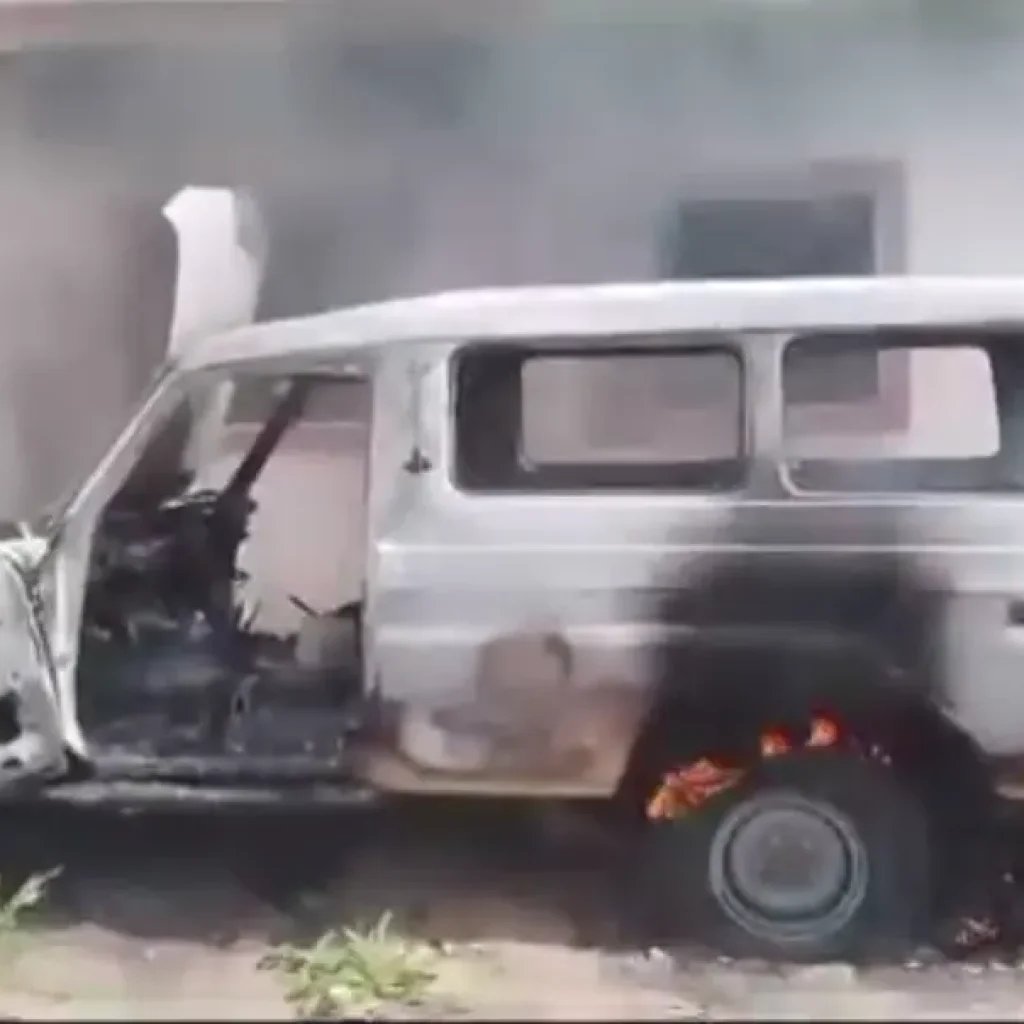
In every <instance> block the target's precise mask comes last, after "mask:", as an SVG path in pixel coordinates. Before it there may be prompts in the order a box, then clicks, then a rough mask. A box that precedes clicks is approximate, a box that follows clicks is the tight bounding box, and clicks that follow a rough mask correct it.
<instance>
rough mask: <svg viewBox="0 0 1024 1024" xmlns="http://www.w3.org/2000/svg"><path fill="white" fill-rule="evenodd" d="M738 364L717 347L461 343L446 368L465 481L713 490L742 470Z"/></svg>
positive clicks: (510, 486)
mask: <svg viewBox="0 0 1024 1024" xmlns="http://www.w3.org/2000/svg"><path fill="white" fill-rule="evenodd" d="M742 395H743V387H742V366H741V362H740V358H739V356H738V355H737V354H736V353H735V352H733V351H732V350H730V349H728V348H725V347H724V346H721V345H718V346H717V347H714V346H711V347H701V348H676V349H674V350H665V349H656V348H646V349H641V348H632V349H628V350H626V349H618V348H617V349H605V350H596V351H595V350H590V351H583V352H581V351H578V350H577V351H567V350H566V349H564V348H563V349H561V350H559V349H558V348H557V347H555V346H554V344H553V345H552V347H551V348H550V349H547V348H546V349H545V350H537V349H536V348H533V349H527V348H523V349H518V350H516V349H508V348H503V349H502V350H500V351H498V350H495V349H493V348H491V347H485V346H471V347H470V348H468V349H466V350H464V351H463V352H462V353H461V354H460V355H459V356H458V357H457V363H456V372H455V408H456V470H455V475H456V482H457V483H458V485H459V486H460V487H462V488H463V489H466V490H478V491H514V490H528V491H558V490H571V489H578V488H583V489H589V488H593V489H617V488H626V489H630V488H638V489H673V488H682V489H710V490H714V489H720V488H724V487H732V486H735V485H736V484H737V483H738V482H739V480H740V479H741V477H742V464H743V455H744V450H743V447H744V446H743V415H742V412H743V410H742Z"/></svg>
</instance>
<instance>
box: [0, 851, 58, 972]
mask: <svg viewBox="0 0 1024 1024" xmlns="http://www.w3.org/2000/svg"><path fill="white" fill-rule="evenodd" d="M60 872H61V869H60V868H51V869H50V870H49V871H40V872H37V873H36V874H34V875H29V877H28V878H26V879H25V881H24V882H22V883H21V885H19V886H18V888H17V889H15V890H14V892H12V893H11V894H10V895H8V896H5V897H3V898H2V899H0V942H3V943H5V944H9V943H10V941H11V940H12V939H13V938H14V937H15V936H16V935H17V934H18V928H19V926H20V925H21V921H22V917H23V916H24V914H25V912H26V911H28V910H31V909H33V908H34V907H37V906H38V905H39V904H40V903H41V902H42V901H43V898H44V897H45V896H46V890H47V887H48V886H49V884H50V882H52V881H53V880H54V879H55V878H56V877H57V876H58V875H59V874H60ZM7 951H8V952H9V949H8V950H7Z"/></svg>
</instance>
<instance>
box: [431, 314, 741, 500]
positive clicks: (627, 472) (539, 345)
mask: <svg viewBox="0 0 1024 1024" xmlns="http://www.w3.org/2000/svg"><path fill="white" fill-rule="evenodd" d="M622 337H623V341H622V342H621V343H617V344H601V345H599V346H594V347H586V346H585V345H581V344H580V343H579V342H576V343H574V344H570V343H568V342H567V341H562V342H561V343H559V341H560V339H558V338H551V339H546V338H542V339H529V340H525V339H510V340H509V341H508V342H494V341H482V340H473V341H467V342H464V343H462V344H460V345H459V346H458V347H457V348H456V349H454V350H453V352H452V353H451V354H450V356H449V359H448V394H449V402H450V415H449V418H448V422H449V430H450V435H451V437H450V441H451V443H450V452H451V458H450V460H449V479H450V482H451V484H452V486H453V487H454V488H455V489H456V490H458V491H459V492H461V493H464V494H469V495H479V496H486V495H538V496H543V495H559V494H579V493H586V492H593V493H598V494H616V493H619V494H651V493H662V494H665V493H669V494H673V493H677V494H684V495H691V494H692V495H717V494H733V493H736V492H738V491H742V490H743V489H744V488H745V487H746V486H747V484H748V482H749V475H750V466H751V461H752V455H751V445H750V438H749V429H748V428H749V423H750V411H749V400H750V399H749V394H748V390H749V389H748V378H749V368H748V365H747V353H746V350H745V347H744V345H743V343H742V341H741V340H740V339H739V338H737V337H735V336H732V335H724V334H723V335H721V336H713V337H708V338H704V337H702V338H701V340H700V341H695V342H691V343H675V344H672V343H668V342H665V341H661V342H655V341H653V340H647V341H643V340H642V336H636V335H623V336H622ZM658 337H664V335H659V336H658ZM630 339H635V340H630ZM481 354H484V355H486V354H491V355H501V354H505V355H506V356H508V357H510V358H515V359H517V361H518V367H517V369H518V372H519V380H518V383H517V384H516V385H513V386H514V387H516V388H521V386H522V370H523V367H524V366H525V364H526V363H527V362H528V361H529V360H530V359H537V358H544V359H559V358H572V359H601V358H604V359H607V358H612V357H615V356H637V357H641V358H642V357H645V356H647V357H650V356H662V357H664V356H666V355H678V356H682V357H684V358H685V357H686V356H690V355H694V356H700V355H709V354H717V355H723V356H725V357H727V358H728V359H730V360H731V361H732V362H733V363H734V365H735V368H736V375H737V376H736V387H737V390H736V393H737V396H738V398H739V408H738V409H737V410H736V413H737V417H738V422H737V432H736V437H737V442H738V443H737V451H736V454H735V456H733V457H731V458H725V459H693V460H686V461H682V462H666V461H656V462H642V461H636V462H628V463H601V462H598V461H594V460H588V461H587V462H584V463H557V464H547V465H545V464H536V463H532V462H530V461H529V460H528V459H526V458H525V453H524V452H523V419H522V417H523V403H522V395H521V391H520V392H519V394H518V401H517V412H516V417H517V419H516V423H515V425H514V427H513V430H512V433H513V434H514V435H515V459H514V471H513V472H511V473H509V474H508V475H507V480H504V481H497V480H496V479H494V478H493V477H492V478H491V479H489V480H488V479H485V480H483V481H481V482H479V483H477V482H474V481H473V480H472V479H470V478H468V476H467V473H466V469H467V467H466V464H465V461H464V455H463V453H464V450H465V449H464V445H463V437H462V429H461V419H462V412H461V408H460V406H461V396H462V386H461V385H462V384H463V382H462V380H461V374H462V372H463V370H464V368H465V366H466V364H467V361H468V360H469V359H470V358H472V357H474V356H477V355H481ZM510 461H511V460H510ZM497 476H498V473H495V474H494V477H497Z"/></svg>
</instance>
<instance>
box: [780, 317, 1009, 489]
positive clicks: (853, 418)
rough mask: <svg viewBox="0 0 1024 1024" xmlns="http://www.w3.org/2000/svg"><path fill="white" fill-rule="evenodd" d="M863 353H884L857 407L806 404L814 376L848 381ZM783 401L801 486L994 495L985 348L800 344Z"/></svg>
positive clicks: (889, 342) (935, 341)
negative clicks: (854, 354) (985, 490)
mask: <svg viewBox="0 0 1024 1024" xmlns="http://www.w3.org/2000/svg"><path fill="white" fill-rule="evenodd" d="M856 350H860V351H872V350H875V351H877V352H878V359H877V367H878V369H877V375H876V380H875V381H874V383H873V385H872V386H870V387H864V388H861V393H860V397H859V398H858V399H857V400H856V401H851V400H850V399H849V397H847V398H846V399H845V400H844V401H842V402H841V403H840V402H829V401H819V402H814V401H811V402H808V401H807V398H806V396H807V390H808V379H809V377H810V375H812V374H814V375H818V376H820V377H822V378H823V379H824V378H828V377H830V376H836V377H838V376H840V375H842V374H844V373H847V372H849V371H850V369H851V367H853V366H855V365H856V362H855V361H854V360H853V357H852V356H851V352H854V351H856ZM862 383H864V382H862ZM823 393H826V394H827V390H824V389H823ZM783 396H784V434H785V449H786V457H787V462H788V463H789V467H790V472H791V474H792V476H793V478H794V479H795V481H796V482H797V483H798V484H799V485H800V486H804V487H807V488H809V489H819V488H821V489H828V490H832V489H839V490H878V489H881V490H902V489H905V488H909V489H924V490H928V489H933V488H934V489H940V490H947V489H951V490H960V489H964V490H972V489H976V488H986V487H989V486H992V485H993V482H994V479H995V476H996V474H997V467H996V462H997V457H998V455H999V452H1000V449H1001V436H1000V434H1001V431H1000V417H999V407H998V402H997V392H996V386H995V376H994V372H993V362H992V356H991V353H990V351H989V347H988V345H987V344H985V343H984V342H981V341H980V342H979V343H976V344H969V343H964V342H963V341H962V340H959V339H958V340H957V341H952V340H951V341H950V342H949V343H943V340H942V339H941V338H935V337H929V336H921V337H920V338H917V337H914V336H910V337H906V336H902V335H901V336H899V337H893V336H879V335H841V336H830V337H825V336H816V337H808V338H802V339H799V340H797V341H794V342H792V343H791V344H790V345H789V347H788V348H787V351H786V353H785V358H784V362H783Z"/></svg>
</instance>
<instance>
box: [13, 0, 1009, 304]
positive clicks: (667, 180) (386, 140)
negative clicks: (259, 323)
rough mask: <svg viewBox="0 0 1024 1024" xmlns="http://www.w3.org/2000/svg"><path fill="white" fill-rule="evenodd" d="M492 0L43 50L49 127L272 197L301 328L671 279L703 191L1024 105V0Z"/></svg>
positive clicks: (896, 153) (320, 10)
mask: <svg viewBox="0 0 1024 1024" xmlns="http://www.w3.org/2000/svg"><path fill="white" fill-rule="evenodd" d="M473 6H474V8H475V9H476V11H477V13H476V15H475V16H473V17H471V16H469V13H468V12H469V10H470V7H469V6H467V4H466V3H453V2H443V0H435V2H433V3H417V4H415V5H413V4H411V3H405V4H400V3H395V2H390V3H384V4H379V3H377V4H371V3H368V2H365V0H364V2H356V3H346V4H344V5H336V6H334V7H329V6H325V7H319V6H317V5H310V6H309V7H305V11H304V13H298V14H295V15H293V16H291V17H284V16H282V17H281V18H280V19H279V22H277V23H275V26H274V27H271V28H268V27H267V25H266V24H264V23H261V25H260V29H259V31H256V30H255V29H254V30H252V31H250V32H248V33H247V32H246V31H244V27H245V26H244V24H243V23H244V20H245V18H246V17H247V15H245V14H244V13H243V12H242V11H240V12H239V13H238V14H237V15H235V17H237V18H238V20H239V29H238V31H237V33H234V34H229V33H222V34H221V35H220V36H218V37H216V38H215V39H213V40H211V41H207V42H205V43H204V44H202V45H198V43H197V44H196V45H192V46H187V45H184V44H182V43H180V42H172V43H169V44H166V45H159V44H156V43H153V42H150V43H147V44H145V45H144V46H136V47H134V48H133V47H131V46H127V45H122V46H120V47H118V48H106V49H104V48H95V47H94V48H91V49H90V50H88V51H86V50H79V51H73V50H63V51H61V52H57V53H49V54H24V55H20V56H19V57H18V61H17V63H18V64H19V65H20V66H21V68H22V71H21V77H22V79H23V85H24V88H23V92H24V95H25V97H26V104H27V105H26V109H27V110H28V111H29V113H30V116H29V118H28V119H27V123H28V124H29V126H30V130H31V132H32V134H33V136H34V141H35V143H36V145H37V146H38V145H40V144H41V145H42V147H43V149H44V150H47V151H52V152H58V151H59V152H61V153H64V154H67V153H68V152H69V150H70V148H71V147H73V148H74V153H75V156H76V158H78V159H81V160H85V161H86V162H87V163H89V165H90V166H91V167H93V168H99V169H102V170H103V173H112V174H116V175H117V176H119V177H120V178H121V179H122V180H124V179H125V178H127V179H129V180H132V181H141V182H142V183H143V184H144V185H145V186H146V187H152V185H153V183H156V182H159V183H160V184H161V185H166V186H167V187H168V188H169V189H170V188H171V187H172V186H174V187H176V186H178V185H183V184H186V183H202V184H245V185H249V186H252V187H254V188H255V189H256V191H257V193H258V194H259V195H260V196H261V198H262V201H263V203H264V204H265V205H266V207H267V208H268V211H269V214H270V218H271V222H272V230H273V234H274V237H275V241H276V243H277V244H276V246H274V245H273V244H272V254H271V260H272V263H273V268H272V269H273V273H272V279H271V281H269V282H268V289H269V291H270V295H269V296H268V301H267V302H265V308H266V311H268V312H269V313H276V312H288V313H291V312H305V311H308V310H309V309H310V308H322V307H324V306H327V305H332V304H335V303H341V302H349V301H360V300H363V299H376V298H381V297H385V296H388V295H392V294H395V293H408V292H415V291H423V290H430V289H434V288H443V287H456V286H472V285H486V284H502V283H508V284H512V283H521V282H532V281H588V280H608V279H643V278H648V277H651V276H657V275H658V274H659V273H660V268H659V255H658V253H659V248H658V239H659V234H660V233H661V232H663V231H664V230H665V223H666V221H667V220H668V219H669V218H670V217H671V213H672V207H673V203H674V202H677V201H678V200H679V199H680V198H681V197H682V196H683V195H684V194H685V193H686V191H687V189H692V188H694V187H697V186H695V185H694V180H695V179H696V180H698V181H699V182H700V187H701V188H704V187H706V184H707V179H708V178H710V179H711V180H712V181H714V180H716V179H718V178H719V177H720V175H721V173H722V172H723V171H725V172H734V173H735V172H743V173H746V174H749V173H750V172H751V171H752V170H756V169H758V168H762V169H772V168H775V169H786V170H792V169H794V168H797V169H799V168H801V167H805V166H807V165H810V164H813V163H815V162H820V161H837V160H838V161H843V160H856V161H861V162H863V161H867V162H870V161H887V162H894V163H897V164H899V165H901V166H902V167H903V169H904V172H905V174H907V173H911V172H912V171H913V170H914V169H916V168H917V167H918V166H920V165H921V164H927V165H928V166H929V167H932V166H937V163H938V162H941V161H942V160H945V159H947V158H948V159H950V160H952V159H954V158H955V159H957V160H958V161H959V162H960V163H963V162H965V161H970V160H971V159H972V151H973V150H974V149H975V148H976V147H980V146H981V145H982V143H983V141H984V140H985V137H986V133H989V132H991V133H995V132H996V131H997V130H998V131H1002V130H1003V129H1004V127H1005V126H1006V125H1007V124H1009V123H1012V121H1013V120H1016V114H1017V112H1018V111H1019V109H1020V106H1021V104H1022V103H1024V61H1022V60H1021V57H1022V56H1024V16H1017V14H1016V12H1015V11H1014V10H1013V7H1014V5H1013V4H1012V3H1010V2H1006V3H990V4H986V3H978V4H972V5H971V8H972V11H973V12H974V13H973V14H972V15H971V16H970V17H968V16H967V15H965V14H964V12H963V9H962V8H963V5H960V6H957V5H956V4H949V3H946V2H944V0H940V2H938V3H935V2H931V3H927V4H921V3H911V2H904V3H885V4H880V3H872V2H863V3H858V4H845V5H840V4H835V5H821V4H811V3H807V2H785V3H783V2H778V0H776V2H771V3H769V2H759V3H757V2H753V0H733V2H727V3H723V2H721V0H716V2H714V3H711V2H708V3H703V4H688V5H678V4H670V3H666V2H649V3H647V4H643V5H639V6H638V5H635V4H631V5H627V4H625V3H614V4H613V3H589V4H567V3H557V4H556V3H551V4H529V5H511V8H512V11H511V12H510V11H509V10H508V9H506V8H505V7H504V5H501V4H483V5H473ZM299 8H300V12H303V8H304V5H299ZM424 8H430V10H431V12H433V17H432V18H428V17H426V15H425V14H424V13H423V11H424ZM480 8H483V11H484V13H480V11H479V9H480ZM417 12H418V13H417ZM979 153H980V149H979ZM111 168H113V170H111Z"/></svg>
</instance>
